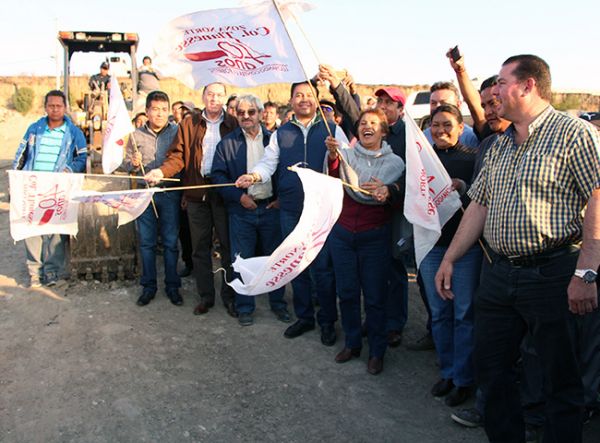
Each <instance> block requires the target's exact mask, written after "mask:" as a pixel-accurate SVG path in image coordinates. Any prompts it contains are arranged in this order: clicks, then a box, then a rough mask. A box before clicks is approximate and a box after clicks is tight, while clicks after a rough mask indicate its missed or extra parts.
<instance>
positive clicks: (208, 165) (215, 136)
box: [200, 111, 225, 177]
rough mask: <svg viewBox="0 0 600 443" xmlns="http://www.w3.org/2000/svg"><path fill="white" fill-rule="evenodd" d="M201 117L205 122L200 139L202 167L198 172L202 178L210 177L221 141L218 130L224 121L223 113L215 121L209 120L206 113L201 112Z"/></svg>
mask: <svg viewBox="0 0 600 443" xmlns="http://www.w3.org/2000/svg"><path fill="white" fill-rule="evenodd" d="M202 117H203V118H204V120H205V121H206V132H205V133H204V138H203V139H202V167H201V168H200V172H201V173H202V175H203V176H204V177H210V171H211V170H212V164H213V159H214V158H215V151H216V150H217V145H218V144H219V142H220V141H221V132H220V128H221V123H223V120H224V119H225V111H222V112H221V115H220V116H219V118H218V119H216V120H209V119H208V117H207V116H206V111H203V112H202Z"/></svg>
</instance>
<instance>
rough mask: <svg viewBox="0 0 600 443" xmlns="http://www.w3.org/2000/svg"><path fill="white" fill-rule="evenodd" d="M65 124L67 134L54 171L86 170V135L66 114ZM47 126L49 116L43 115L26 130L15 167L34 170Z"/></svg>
mask: <svg viewBox="0 0 600 443" xmlns="http://www.w3.org/2000/svg"><path fill="white" fill-rule="evenodd" d="M65 124H66V128H65V134H64V135H63V139H62V145H61V147H60V152H59V154H58V158H57V160H56V164H55V165H54V172H62V171H64V170H65V169H68V170H69V171H71V172H84V171H85V162H86V159H87V142H86V140H85V136H84V135H83V132H81V129H79V128H78V127H77V126H75V125H74V124H73V123H72V122H71V120H70V119H69V118H68V117H66V116H65ZM47 126H48V118H47V117H42V118H40V119H39V120H38V121H37V122H35V123H33V124H32V125H30V126H29V128H27V132H25V136H24V137H23V140H21V143H20V144H19V148H18V149H17V154H16V156H15V160H14V161H13V164H12V167H13V169H22V170H24V171H31V170H33V163H34V161H35V156H36V155H37V152H38V150H39V148H40V142H41V140H42V136H43V135H44V131H45V130H46V127H47Z"/></svg>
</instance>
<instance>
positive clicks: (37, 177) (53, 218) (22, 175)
mask: <svg viewBox="0 0 600 443" xmlns="http://www.w3.org/2000/svg"><path fill="white" fill-rule="evenodd" d="M8 177H9V183H10V217H9V218H10V235H11V236H12V238H13V239H14V240H15V241H18V240H23V239H24V238H28V237H35V236H38V235H46V234H66V235H76V234H77V231H78V228H77V214H78V209H79V202H74V201H72V200H71V195H73V194H74V193H76V192H78V191H79V190H81V187H82V185H83V180H84V176H83V174H70V173H60V172H38V171H8Z"/></svg>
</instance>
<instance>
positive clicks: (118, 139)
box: [102, 75, 134, 174]
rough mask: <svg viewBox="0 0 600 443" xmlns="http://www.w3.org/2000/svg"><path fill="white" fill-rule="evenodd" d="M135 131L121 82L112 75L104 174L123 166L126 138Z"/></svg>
mask: <svg viewBox="0 0 600 443" xmlns="http://www.w3.org/2000/svg"><path fill="white" fill-rule="evenodd" d="M133 131H134V128H133V125H132V123H131V120H130V118H129V113H128V112H127V107H126V106H125V100H123V94H121V88H120V87H119V82H118V81H117V78H116V77H115V76H114V75H111V77H110V101H109V103H108V121H107V122H106V129H105V130H104V140H102V172H104V173H105V174H110V173H111V172H113V171H114V170H115V169H117V168H118V167H119V166H120V165H121V163H122V162H123V149H124V148H125V137H126V136H127V135H128V134H131V133H132V132H133Z"/></svg>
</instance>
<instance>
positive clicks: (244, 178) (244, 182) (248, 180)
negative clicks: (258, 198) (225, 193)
mask: <svg viewBox="0 0 600 443" xmlns="http://www.w3.org/2000/svg"><path fill="white" fill-rule="evenodd" d="M256 181H257V180H256V177H255V176H254V175H253V174H244V175H240V176H239V177H238V179H237V180H236V181H235V187H236V188H242V189H248V188H249V187H250V186H252V185H253V184H254V183H255V182H256Z"/></svg>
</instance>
